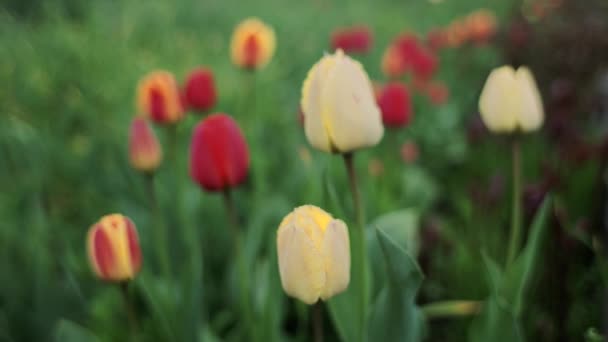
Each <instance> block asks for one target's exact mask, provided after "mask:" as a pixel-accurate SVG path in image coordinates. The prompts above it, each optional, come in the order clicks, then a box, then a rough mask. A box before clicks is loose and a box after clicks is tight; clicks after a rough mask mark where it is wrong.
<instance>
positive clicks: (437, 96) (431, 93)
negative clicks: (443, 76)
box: [425, 81, 450, 105]
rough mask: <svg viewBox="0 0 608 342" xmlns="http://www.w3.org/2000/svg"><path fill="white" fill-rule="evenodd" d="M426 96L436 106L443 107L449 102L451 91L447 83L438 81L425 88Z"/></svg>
mask: <svg viewBox="0 0 608 342" xmlns="http://www.w3.org/2000/svg"><path fill="white" fill-rule="evenodd" d="M425 92H426V96H427V97H428V98H429V100H431V103H432V104H434V105H442V104H444V103H446V102H447V100H448V98H449V97H450V89H448V87H447V86H446V85H445V83H443V82H440V81H436V82H431V83H429V84H428V85H427V86H426V88H425Z"/></svg>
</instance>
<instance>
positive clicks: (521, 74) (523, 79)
mask: <svg viewBox="0 0 608 342" xmlns="http://www.w3.org/2000/svg"><path fill="white" fill-rule="evenodd" d="M479 112H480V113H481V118H482V120H483V122H484V123H485V125H486V126H487V127H488V129H489V130H490V131H492V132H496V133H511V132H514V131H517V130H520V131H522V132H530V131H535V130H537V129H539V128H540V126H541V125H542V123H543V117H544V112H543V104H542V99H541V97H540V94H539V92H538V88H537V86H536V82H535V81H534V76H533V75H532V73H531V72H530V70H529V69H528V68H526V67H520V68H518V69H517V71H516V70H515V69H513V68H512V67H511V66H502V67H500V68H497V69H494V70H493V71H492V72H491V73H490V76H488V80H487V81H486V84H485V86H484V88H483V90H482V92H481V96H480V98H479Z"/></svg>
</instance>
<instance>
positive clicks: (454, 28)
mask: <svg viewBox="0 0 608 342" xmlns="http://www.w3.org/2000/svg"><path fill="white" fill-rule="evenodd" d="M468 39H469V30H468V28H467V26H466V25H465V23H464V22H462V21H460V20H454V21H453V22H452V23H451V24H450V25H449V26H448V28H447V42H448V45H449V46H451V47H459V46H461V45H462V44H464V43H466V42H467V41H468Z"/></svg>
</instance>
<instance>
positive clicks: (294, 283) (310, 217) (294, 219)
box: [277, 205, 350, 304]
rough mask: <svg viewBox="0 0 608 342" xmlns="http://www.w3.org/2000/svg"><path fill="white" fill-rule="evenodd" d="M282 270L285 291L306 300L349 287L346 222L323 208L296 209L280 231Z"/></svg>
mask: <svg viewBox="0 0 608 342" xmlns="http://www.w3.org/2000/svg"><path fill="white" fill-rule="evenodd" d="M277 254H278V261H279V274H280V277H281V284H282V285H283V289H284V290H285V292H286V293H287V294H288V295H289V296H292V297H295V298H297V299H299V300H301V301H302V302H304V303H306V304H314V303H316V302H317V301H318V300H319V298H320V299H321V300H324V301H326V300H328V299H329V298H331V297H332V296H334V295H336V294H339V293H340V292H342V291H344V290H345V289H346V288H347V287H348V283H349V281H350V245H349V239H348V231H347V228H346V224H345V223H344V222H343V221H342V220H338V219H334V218H333V217H332V216H331V215H330V214H328V213H327V212H325V211H323V209H321V208H318V207H315V206H312V205H304V206H301V207H298V208H296V209H294V211H292V212H291V213H290V214H289V215H287V216H286V217H285V218H284V219H283V221H282V222H281V224H280V226H279V229H278V231H277Z"/></svg>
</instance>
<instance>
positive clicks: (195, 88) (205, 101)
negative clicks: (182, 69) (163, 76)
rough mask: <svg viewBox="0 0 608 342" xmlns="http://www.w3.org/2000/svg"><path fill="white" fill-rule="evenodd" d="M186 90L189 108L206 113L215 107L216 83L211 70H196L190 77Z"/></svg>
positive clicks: (185, 95)
mask: <svg viewBox="0 0 608 342" xmlns="http://www.w3.org/2000/svg"><path fill="white" fill-rule="evenodd" d="M184 88H185V89H184V97H185V101H186V104H187V106H188V107H189V108H191V109H194V110H196V111H199V112H204V111H206V110H209V109H211V108H212V107H213V106H214V105H215V100H216V93H215V82H214V80H213V73H212V72H211V70H209V69H205V68H196V69H194V70H193V71H192V72H190V75H188V79H187V80H186V85H185V87H184Z"/></svg>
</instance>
